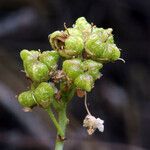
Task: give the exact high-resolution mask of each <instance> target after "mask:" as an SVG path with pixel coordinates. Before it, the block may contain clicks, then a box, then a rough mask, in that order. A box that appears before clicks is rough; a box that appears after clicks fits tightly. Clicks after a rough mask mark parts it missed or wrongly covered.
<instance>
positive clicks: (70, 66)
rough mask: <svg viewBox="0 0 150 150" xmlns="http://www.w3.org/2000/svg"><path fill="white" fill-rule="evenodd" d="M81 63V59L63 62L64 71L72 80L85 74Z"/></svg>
mask: <svg viewBox="0 0 150 150" xmlns="http://www.w3.org/2000/svg"><path fill="white" fill-rule="evenodd" d="M81 63H82V61H81V60H80V59H71V60H65V61H64V62H63V71H64V72H65V73H66V75H67V76H68V77H69V78H70V79H71V80H74V79H75V78H77V77H78V76H79V75H80V74H82V73H83V69H82V66H81Z"/></svg>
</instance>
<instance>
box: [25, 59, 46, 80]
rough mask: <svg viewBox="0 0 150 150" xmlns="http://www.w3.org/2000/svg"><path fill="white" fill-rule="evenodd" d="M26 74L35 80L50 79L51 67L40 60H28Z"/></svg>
mask: <svg viewBox="0 0 150 150" xmlns="http://www.w3.org/2000/svg"><path fill="white" fill-rule="evenodd" d="M25 66H26V74H27V76H28V77H29V78H30V79H31V80H32V81H34V82H42V81H47V80H49V69H48V68H47V66H46V65H45V64H43V63H41V62H40V61H33V62H26V63H25Z"/></svg>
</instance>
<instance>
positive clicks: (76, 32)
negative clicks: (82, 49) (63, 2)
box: [65, 28, 83, 38]
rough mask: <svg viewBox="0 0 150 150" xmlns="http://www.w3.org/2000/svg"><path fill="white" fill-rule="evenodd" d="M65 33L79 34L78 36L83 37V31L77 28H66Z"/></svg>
mask: <svg viewBox="0 0 150 150" xmlns="http://www.w3.org/2000/svg"><path fill="white" fill-rule="evenodd" d="M65 33H66V34H69V35H71V36H78V37H81V38H83V35H82V32H81V31H80V30H78V29H75V28H67V30H65Z"/></svg>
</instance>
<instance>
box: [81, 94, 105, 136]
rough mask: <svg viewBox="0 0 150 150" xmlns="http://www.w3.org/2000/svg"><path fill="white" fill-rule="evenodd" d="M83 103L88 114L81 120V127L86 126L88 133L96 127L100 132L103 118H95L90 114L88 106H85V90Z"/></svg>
mask: <svg viewBox="0 0 150 150" xmlns="http://www.w3.org/2000/svg"><path fill="white" fill-rule="evenodd" d="M84 105H85V108H86V111H87V113H88V115H87V116H86V117H85V119H84V121H83V127H86V128H87V132H88V134H89V135H92V134H93V133H94V132H95V130H96V129H98V130H99V131H100V132H103V131H104V125H103V123H104V120H102V119H100V118H95V117H94V116H92V115H91V113H90V111H89V109H88V106H87V93H86V92H85V99H84Z"/></svg>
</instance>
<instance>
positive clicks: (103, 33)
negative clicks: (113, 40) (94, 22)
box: [92, 27, 113, 42]
mask: <svg viewBox="0 0 150 150" xmlns="http://www.w3.org/2000/svg"><path fill="white" fill-rule="evenodd" d="M112 31H113V30H112V28H108V29H103V28H97V27H93V30H92V34H97V35H98V36H99V40H100V41H101V42H107V40H108V39H109V37H110V36H112Z"/></svg>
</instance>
